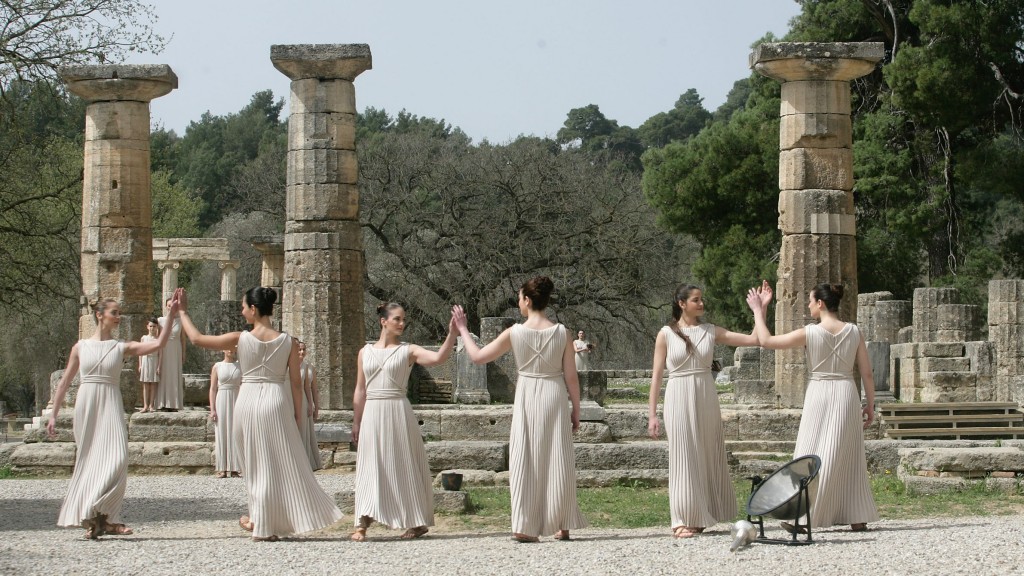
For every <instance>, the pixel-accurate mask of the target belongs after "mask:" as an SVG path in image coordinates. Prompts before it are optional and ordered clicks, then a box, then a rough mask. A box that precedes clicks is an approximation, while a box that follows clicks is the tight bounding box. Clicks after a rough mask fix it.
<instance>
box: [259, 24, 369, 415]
mask: <svg viewBox="0 0 1024 576" xmlns="http://www.w3.org/2000/svg"><path fill="white" fill-rule="evenodd" d="M270 60H271V62H273V64H274V67H275V68H277V69H278V70H279V71H280V72H281V73H283V74H284V75H286V76H288V78H290V79H291V80H292V83H291V95H290V99H289V100H290V103H291V113H290V115H289V116H288V172H287V190H286V192H287V205H286V209H285V214H286V216H285V218H286V222H285V239H284V278H283V288H284V291H283V292H284V294H283V298H282V307H281V309H282V314H281V323H282V326H283V327H284V330H285V331H287V332H289V333H291V334H293V335H294V336H296V337H298V338H300V339H301V340H303V341H305V342H306V345H307V347H308V348H309V350H310V356H311V359H312V362H313V367H314V369H315V370H316V373H317V377H318V379H319V382H320V397H321V400H322V403H323V405H324V406H325V407H328V408H335V409H337V408H350V407H351V406H352V393H353V392H354V390H355V381H356V355H357V354H358V352H359V348H361V347H362V346H363V344H364V343H365V337H364V323H363V267H364V266H363V245H362V235H361V230H360V227H359V188H358V176H359V170H358V167H357V164H356V142H355V125H356V101H355V87H354V85H353V80H355V78H356V76H358V75H359V74H360V73H362V72H363V71H365V70H368V69H370V68H371V66H372V60H371V56H370V47H369V46H367V45H365V44H319V45H276V46H271V47H270Z"/></svg>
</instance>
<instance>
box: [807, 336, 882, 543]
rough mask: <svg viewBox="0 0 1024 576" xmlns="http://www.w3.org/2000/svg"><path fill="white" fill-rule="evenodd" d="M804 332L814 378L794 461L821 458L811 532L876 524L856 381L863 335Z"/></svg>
mask: <svg viewBox="0 0 1024 576" xmlns="http://www.w3.org/2000/svg"><path fill="white" fill-rule="evenodd" d="M804 330H805V333H806V336H807V368H808V371H809V372H810V378H809V381H808V383H807V393H806V395H805V396H804V409H803V414H802V415H801V417H800V430H799V432H797V437H796V450H795V451H794V452H793V457H794V458H799V457H800V456H806V455H808V454H816V455H817V456H818V457H819V458H821V470H820V471H819V472H818V484H817V489H816V490H815V491H812V493H811V526H812V527H821V526H834V525H836V524H859V523H862V522H876V521H878V509H877V508H876V507H875V498H874V496H873V495H872V494H871V484H870V482H869V481H868V466H867V459H866V457H865V455H864V426H863V421H862V420H861V406H860V395H859V393H858V391H857V385H856V384H855V383H854V381H853V370H854V363H855V362H856V361H857V348H858V347H859V346H860V342H861V335H860V330H859V329H858V328H857V326H856V325H854V324H846V326H844V327H843V329H842V330H840V332H839V334H836V335H833V334H831V333H830V332H829V331H828V330H825V329H824V328H822V327H821V326H819V325H817V324H808V325H807V326H806V327H805V328H804Z"/></svg>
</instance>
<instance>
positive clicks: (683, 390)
mask: <svg viewBox="0 0 1024 576" xmlns="http://www.w3.org/2000/svg"><path fill="white" fill-rule="evenodd" d="M716 343H718V344H726V345H728V346H757V337H756V336H754V335H753V334H740V333H737V332H730V331H728V330H726V329H725V328H722V327H721V326H715V325H714V324H708V323H705V322H704V294H703V292H702V291H701V289H700V288H698V287H697V286H694V285H692V284H682V285H680V286H679V287H678V288H676V291H675V296H674V298H673V299H672V320H671V321H670V322H669V323H668V325H666V326H664V327H663V328H662V329H661V331H659V332H658V336H657V338H656V339H655V341H654V365H653V369H652V370H651V394H650V399H649V402H648V404H649V406H648V408H649V409H648V414H647V432H648V434H649V435H650V437H651V438H653V439H655V440H657V439H658V437H659V436H660V434H661V424H660V423H659V422H658V400H659V399H660V396H661V379H662V375H663V374H666V373H667V375H668V383H667V384H666V387H665V409H664V412H665V414H664V416H665V434H666V436H668V453H669V456H668V500H669V508H670V510H671V515H672V535H673V536H674V537H675V538H692V537H694V536H696V535H698V534H700V533H702V532H703V531H704V529H705V528H707V527H708V526H713V525H715V524H717V523H719V522H723V521H729V520H732V519H733V518H734V517H735V516H736V493H735V492H734V491H733V487H732V479H731V477H730V476H729V464H728V461H727V458H726V454H725V433H724V431H723V429H722V409H721V406H719V404H718V390H717V389H716V388H715V379H714V378H713V377H712V375H711V364H712V362H713V361H714V352H715V344H716Z"/></svg>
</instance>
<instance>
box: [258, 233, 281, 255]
mask: <svg viewBox="0 0 1024 576" xmlns="http://www.w3.org/2000/svg"><path fill="white" fill-rule="evenodd" d="M251 243H252V247H253V248H255V249H256V251H257V252H259V253H260V254H262V255H263V256H264V257H266V256H273V255H281V256H283V255H284V236H263V237H256V238H253V239H252V242H251Z"/></svg>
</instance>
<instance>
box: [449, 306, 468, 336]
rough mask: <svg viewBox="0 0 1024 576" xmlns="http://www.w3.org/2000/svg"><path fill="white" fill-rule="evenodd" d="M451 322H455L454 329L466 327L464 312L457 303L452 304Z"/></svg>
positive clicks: (460, 329)
mask: <svg viewBox="0 0 1024 576" xmlns="http://www.w3.org/2000/svg"><path fill="white" fill-rule="evenodd" d="M452 322H453V323H454V324H455V329H456V330H458V331H459V332H462V331H463V330H465V329H466V312H465V311H463V309H462V306H459V305H458V304H456V305H455V306H452Z"/></svg>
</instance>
